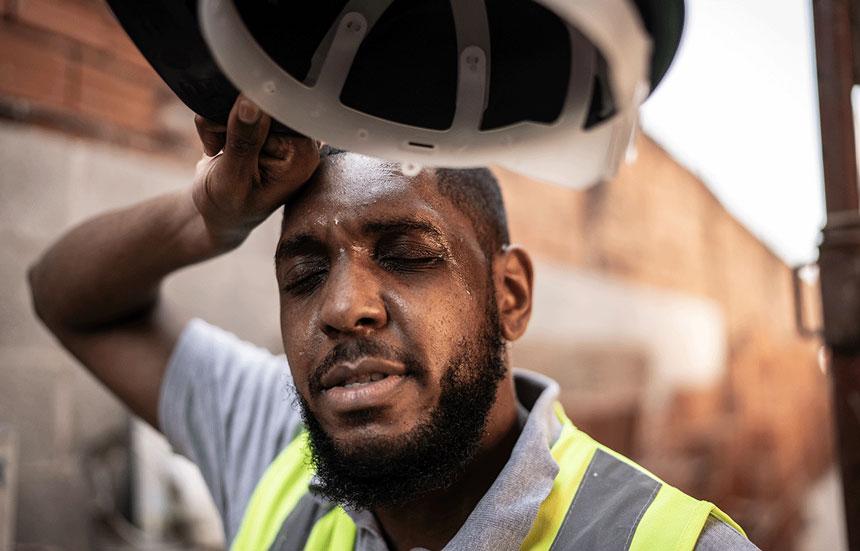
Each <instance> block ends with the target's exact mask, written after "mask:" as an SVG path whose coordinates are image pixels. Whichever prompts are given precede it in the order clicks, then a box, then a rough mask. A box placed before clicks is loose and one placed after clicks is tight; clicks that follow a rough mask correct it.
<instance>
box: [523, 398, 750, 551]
mask: <svg viewBox="0 0 860 551" xmlns="http://www.w3.org/2000/svg"><path fill="white" fill-rule="evenodd" d="M556 415H557V416H558V418H559V420H560V421H561V422H562V432H561V435H560V436H559V438H558V440H557V441H556V443H555V444H554V445H553V447H552V449H551V453H552V456H553V458H554V459H555V460H556V462H557V463H558V466H559V472H558V475H557V476H556V479H555V481H554V482H553V487H552V490H551V491H550V494H549V496H548V497H547V498H546V499H545V500H544V502H543V503H542V505H541V507H540V509H539V511H538V514H537V517H536V519H535V521H534V524H533V525H532V528H531V531H530V532H529V534H528V536H527V537H526V539H525V540H524V542H523V545H522V547H521V549H523V550H528V551H576V550H586V549H587V550H594V551H603V550H610V549H612V550H618V549H622V550H625V551H626V550H631V551H674V550H677V551H692V550H693V549H694V548H695V545H696V542H697V541H698V537H699V534H700V532H701V530H702V528H703V527H704V525H705V521H706V520H707V518H708V515H713V516H715V517H717V518H719V519H720V520H723V521H724V522H727V523H728V524H729V525H730V526H732V527H733V528H735V529H737V530H738V531H739V532H740V533H741V534H743V531H742V530H741V529H740V527H739V526H738V525H737V524H735V523H734V522H733V521H732V520H731V519H730V518H729V517H728V516H727V515H726V514H725V513H723V512H722V511H720V510H719V509H717V508H716V507H715V506H714V505H713V504H711V503H708V502H705V501H699V500H697V499H694V498H692V497H690V496H688V495H686V494H684V493H683V492H681V491H680V490H678V489H676V488H673V487H672V486H669V485H668V484H665V483H664V482H663V481H661V480H660V479H659V478H657V477H656V476H654V475H653V474H651V473H650V472H648V471H647V470H645V469H644V468H642V467H641V466H639V465H637V464H636V463H635V462H633V461H631V460H630V459H628V458H626V457H624V456H623V455H621V454H619V453H617V452H615V451H613V450H611V449H609V448H607V447H605V446H603V445H602V444H599V443H598V442H596V441H595V440H593V439H592V438H591V437H589V436H588V435H586V434H585V433H583V432H582V431H579V430H578V429H577V428H576V427H574V426H573V424H572V423H571V422H570V420H569V419H568V418H567V416H566V415H565V414H564V411H563V409H562V408H561V405H560V404H556Z"/></svg>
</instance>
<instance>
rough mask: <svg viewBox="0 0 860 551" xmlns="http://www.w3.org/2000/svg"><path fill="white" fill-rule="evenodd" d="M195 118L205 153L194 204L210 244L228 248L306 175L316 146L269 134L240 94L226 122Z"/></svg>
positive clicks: (305, 140) (316, 156)
mask: <svg viewBox="0 0 860 551" xmlns="http://www.w3.org/2000/svg"><path fill="white" fill-rule="evenodd" d="M194 122H195V123H196V125H197V133H198V134H199V136H200V141H201V142H203V149H204V151H205V152H206V155H207V157H204V158H203V159H201V160H200V162H199V163H197V173H196V175H195V177H194V186H193V188H192V197H193V200H194V205H195V206H196V207H197V210H198V211H199V212H200V215H201V216H202V217H203V220H204V222H205V223H206V228H207V230H208V231H209V234H210V235H211V237H212V238H213V240H214V244H215V245H216V246H217V247H221V248H233V247H236V246H238V245H239V244H240V243H242V241H244V240H245V238H246V237H247V236H248V234H249V233H251V230H253V229H254V228H255V227H256V226H257V225H259V224H260V223H261V222H263V221H264V220H265V219H266V218H268V216H269V215H270V214H271V213H272V212H273V211H274V210H275V209H277V208H278V207H279V206H280V205H282V204H283V203H284V202H285V201H286V200H287V198H288V197H289V196H290V195H291V194H292V193H294V192H295V191H296V190H297V189H298V188H299V187H301V185H302V184H304V183H305V182H306V181H307V180H308V179H309V178H310V177H311V175H312V174H313V172H314V170H316V168H317V165H318V164H319V147H318V144H317V143H316V142H314V141H313V140H311V139H308V138H295V137H287V136H282V135H277V134H269V126H270V123H271V119H270V118H269V116H268V115H266V114H265V113H263V112H262V111H261V110H260V108H259V107H257V106H256V105H255V104H254V103H252V102H251V100H249V99H248V98H246V97H244V96H242V95H240V96H239V97H238V98H237V99H236V103H234V104H233V109H232V110H231V111H230V117H229V119H228V121H227V125H226V126H224V125H223V124H217V123H214V122H212V121H209V120H207V119H204V118H203V117H200V116H199V115H198V116H197V117H196V118H195V121H194Z"/></svg>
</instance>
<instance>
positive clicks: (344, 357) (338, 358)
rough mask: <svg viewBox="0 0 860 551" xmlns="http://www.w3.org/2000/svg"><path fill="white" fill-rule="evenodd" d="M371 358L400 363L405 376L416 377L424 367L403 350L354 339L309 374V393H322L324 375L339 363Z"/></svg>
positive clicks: (362, 339)
mask: <svg viewBox="0 0 860 551" xmlns="http://www.w3.org/2000/svg"><path fill="white" fill-rule="evenodd" d="M367 357H373V358H380V359H383V360H389V361H394V362H399V363H402V364H403V365H404V366H406V373H407V375H418V374H421V373H423V372H424V371H425V369H424V366H422V365H421V363H420V362H419V361H418V360H417V359H416V358H415V356H413V355H412V354H409V353H407V352H406V351H404V350H400V349H399V348H396V347H394V346H391V345H390V344H387V343H383V342H379V341H374V340H371V339H366V338H356V339H352V340H349V341H344V342H341V343H338V344H336V345H335V346H334V348H332V349H331V350H330V351H329V353H328V354H326V356H325V358H323V360H322V361H321V362H320V364H319V365H318V366H317V367H316V368H315V369H314V370H313V372H312V373H311V376H310V379H309V380H308V386H309V390H310V391H311V393H314V394H318V393H320V392H322V391H323V386H322V379H323V377H324V376H325V374H326V373H328V372H329V371H331V370H332V369H334V367H335V366H336V365H338V364H341V363H354V362H357V361H358V360H360V359H362V358H367Z"/></svg>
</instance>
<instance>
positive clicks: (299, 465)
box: [230, 431, 313, 551]
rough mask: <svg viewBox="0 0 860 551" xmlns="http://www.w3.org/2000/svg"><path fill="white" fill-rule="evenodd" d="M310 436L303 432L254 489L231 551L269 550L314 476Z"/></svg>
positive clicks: (267, 470) (280, 455) (273, 463)
mask: <svg viewBox="0 0 860 551" xmlns="http://www.w3.org/2000/svg"><path fill="white" fill-rule="evenodd" d="M307 449H308V435H307V432H305V431H302V433H301V434H299V435H298V436H297V437H296V438H294V439H293V441H292V442H290V444H289V445H288V446H287V447H286V448H284V450H283V451H282V452H281V453H280V454H279V455H278V456H277V457H276V458H275V460H274V461H273V462H272V463H271V464H270V465H269V467H268V468H267V469H266V472H265V473H263V476H262V478H260V481H259V482H258V483H257V486H256V487H255V488H254V492H253V493H252V494H251V499H250V500H249V501H248V506H247V507H246V508H245V514H244V516H243V518H242V524H241V525H240V526H239V532H238V533H237V534H236V537H235V538H234V539H233V543H232V545H231V546H230V549H231V551H260V550H261V549H269V547H270V546H271V545H272V542H274V541H275V537H276V536H277V534H278V531H279V530H280V528H281V524H283V522H284V520H285V519H286V518H287V516H288V515H289V514H290V512H291V511H292V510H293V509H294V508H295V507H296V504H297V503H298V502H299V500H300V499H301V497H302V496H303V495H305V494H306V493H307V491H308V484H309V483H310V481H311V478H312V477H313V469H312V468H311V466H310V462H309V460H308V455H307Z"/></svg>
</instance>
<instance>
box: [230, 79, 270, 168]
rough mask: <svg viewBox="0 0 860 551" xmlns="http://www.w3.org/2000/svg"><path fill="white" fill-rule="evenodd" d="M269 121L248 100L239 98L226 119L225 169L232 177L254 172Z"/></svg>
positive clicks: (267, 130)
mask: <svg viewBox="0 0 860 551" xmlns="http://www.w3.org/2000/svg"><path fill="white" fill-rule="evenodd" d="M269 123H270V119H269V117H268V116H266V115H265V114H263V112H262V111H261V110H260V108H259V107H257V105H256V104H254V102H252V101H251V100H249V99H248V98H246V97H244V96H242V95H239V97H238V98H237V99H236V103H234V104H233V109H232V110H231V111H230V117H229V119H228V120H227V140H226V143H225V144H224V159H223V163H224V170H225V171H226V172H227V173H229V174H231V175H232V176H234V177H237V178H242V177H247V176H249V175H251V174H254V172H255V171H256V170H257V161H258V158H259V155H260V150H261V149H262V147H263V143H264V142H265V141H266V134H267V133H268V132H269Z"/></svg>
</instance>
